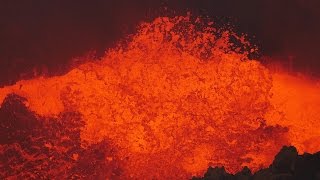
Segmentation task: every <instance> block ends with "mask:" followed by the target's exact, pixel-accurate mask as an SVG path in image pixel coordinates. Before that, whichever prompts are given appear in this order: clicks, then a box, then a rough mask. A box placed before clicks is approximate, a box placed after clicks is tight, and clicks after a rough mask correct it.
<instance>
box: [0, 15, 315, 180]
mask: <svg viewBox="0 0 320 180" xmlns="http://www.w3.org/2000/svg"><path fill="white" fill-rule="evenodd" d="M212 27H213V24H212V23H208V24H203V23H202V22H201V21H200V20H199V19H197V20H195V21H191V20H190V17H175V18H166V17H163V18H157V19H156V20H154V21H153V22H151V23H143V24H142V25H141V26H140V28H139V31H138V32H137V34H135V35H134V36H133V37H132V38H131V40H130V41H129V42H127V44H126V45H121V46H119V47H117V48H114V49H110V50H108V51H107V52H106V55H105V56H104V57H103V58H102V59H101V60H99V61H90V60H88V61H87V63H84V64H82V65H80V66H78V67H74V68H73V69H72V70H70V72H68V73H67V74H65V75H63V76H56V77H50V78H45V77H38V78H35V79H32V80H22V81H19V82H17V83H16V84H15V85H12V86H7V87H4V88H1V89H0V102H2V101H3V99H4V98H5V97H6V96H7V95H8V94H10V93H15V94H17V95H19V96H22V97H25V98H26V99H27V102H26V104H25V105H26V106H27V107H28V108H29V109H30V110H32V111H34V112H35V113H36V114H37V115H39V116H42V117H59V115H60V114H61V113H62V112H66V111H74V112H79V113H80V114H81V118H82V119H83V120H84V121H85V123H86V125H85V128H83V129H82V131H81V140H82V145H83V146H84V147H86V146H88V145H91V144H95V143H98V142H100V141H102V140H104V139H107V140H108V141H109V142H110V143H111V144H112V145H113V146H114V147H117V151H116V152H115V154H113V155H112V156H110V157H108V158H107V159H106V161H110V160H112V159H113V158H115V157H117V158H118V159H121V160H122V161H123V162H124V163H122V164H121V166H122V167H121V169H122V170H123V178H132V177H134V178H138V179H140V178H146V179H151V178H169V179H170V178H179V179H180V178H190V177H192V175H202V174H203V173H204V172H205V171H206V169H207V168H208V166H210V165H211V166H225V167H226V169H227V171H229V172H236V171H239V170H241V169H242V167H243V166H248V167H249V168H252V169H253V170H258V169H259V168H261V167H266V166H268V165H269V164H270V163H271V161H272V159H273V157H274V155H275V154H276V153H277V152H278V151H279V149H280V148H281V147H282V146H283V145H294V146H296V147H297V148H298V150H299V152H300V153H302V152H305V151H308V152H315V151H317V150H319V149H320V144H319V143H317V142H319V141H320V131H319V128H320V121H319V117H320V116H319V112H320V93H318V92H319V88H320V87H319V83H318V84H317V82H314V81H312V82H311V80H307V79H306V78H299V77H294V76H290V75H287V74H284V73H277V74H276V73H272V72H270V71H269V70H268V69H267V68H266V67H264V66H263V65H261V64H260V63H259V62H258V61H254V60H249V59H248V58H247V55H248V53H247V51H242V50H241V48H234V46H235V45H234V44H232V43H231V41H230V37H232V38H235V39H237V41H238V42H240V43H241V44H242V45H246V46H250V45H249V44H248V43H247V42H246V41H245V40H244V38H243V37H238V36H236V35H235V34H234V33H232V32H231V31H227V30H224V31H222V30H218V29H215V28H212ZM254 50H255V49H251V50H250V49H249V50H248V51H254ZM73 159H78V157H77V155H74V157H73Z"/></svg>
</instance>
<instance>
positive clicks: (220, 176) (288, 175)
mask: <svg viewBox="0 0 320 180" xmlns="http://www.w3.org/2000/svg"><path fill="white" fill-rule="evenodd" d="M269 179H270V180H291V179H292V180H296V179H299V180H300V179H301V180H313V179H315V180H320V152H318V153H315V154H308V153H305V154H303V155H298V152H297V149H296V148H295V147H292V146H290V147H287V146H284V147H283V148H282V149H281V151H280V152H279V153H278V154H277V155H276V157H275V159H274V161H273V163H272V164H271V165H270V166H269V168H266V169H262V170H260V171H258V172H256V173H255V174H251V171H250V170H249V169H248V168H247V167H245V168H244V169H243V170H242V171H241V172H239V173H236V174H235V175H232V174H228V173H226V171H225V169H224V168H217V167H216V168H212V167H209V169H208V170H207V172H206V173H205V174H204V177H194V178H193V180H269Z"/></svg>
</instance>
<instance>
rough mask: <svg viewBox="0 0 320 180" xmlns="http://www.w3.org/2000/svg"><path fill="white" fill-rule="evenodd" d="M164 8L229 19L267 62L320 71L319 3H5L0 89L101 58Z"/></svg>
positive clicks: (0, 8) (0, 13)
mask: <svg viewBox="0 0 320 180" xmlns="http://www.w3.org/2000/svg"><path fill="white" fill-rule="evenodd" d="M165 6H167V7H168V9H170V10H174V11H175V12H176V13H177V14H181V13H185V12H187V11H191V12H193V13H194V14H200V15H209V16H210V17H222V18H227V19H230V18H231V19H232V21H233V23H234V25H235V26H236V27H238V30H239V31H241V32H244V33H248V34H249V35H250V36H256V38H255V39H256V42H257V43H258V44H260V46H261V52H262V54H263V55H270V56H275V55H283V56H287V55H293V56H296V61H295V65H296V66H297V67H301V69H304V68H306V67H307V68H310V69H311V70H312V71H313V72H315V73H319V72H320V50H319V42H320V11H319V9H320V1H318V0H282V1H279V0H260V1H257V0H242V1H239V0H224V1H221V0H184V1H182V0H180V1H177V0H170V1H169V0H167V1H164V0H152V1H150V0H135V1H132V0H104V1H103V0H77V1H72V0H45V1H44V0H24V1H21V0H0V86H1V85H5V84H10V83H13V82H14V81H16V80H17V79H19V78H21V74H29V75H27V76H25V77H30V76H31V74H32V73H30V72H32V69H34V67H37V68H39V69H48V70H47V72H46V73H49V74H55V73H57V72H60V73H61V72H63V69H64V67H65V65H66V64H67V62H69V61H70V59H71V58H72V57H77V56H81V55H83V54H84V53H86V52H88V51H90V50H97V52H98V54H102V53H103V51H104V50H105V48H107V47H112V45H113V44H114V43H115V42H116V41H117V40H119V39H121V38H122V37H123V36H125V35H126V34H128V33H130V32H133V31H134V27H135V26H136V24H137V23H139V22H140V21H143V20H148V19H152V17H156V16H159V15H163V13H162V14H161V13H159V12H160V9H161V7H165ZM44 67H46V68H44Z"/></svg>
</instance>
